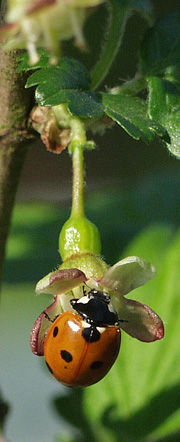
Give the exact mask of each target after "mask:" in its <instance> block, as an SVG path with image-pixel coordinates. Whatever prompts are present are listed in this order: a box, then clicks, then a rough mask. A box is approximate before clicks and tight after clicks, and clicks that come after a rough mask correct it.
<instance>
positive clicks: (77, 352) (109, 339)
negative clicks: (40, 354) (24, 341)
mask: <svg viewBox="0 0 180 442" xmlns="http://www.w3.org/2000/svg"><path fill="white" fill-rule="evenodd" d="M83 292H84V296H83V297H82V298H80V299H72V300H71V301H70V304H71V306H72V307H73V309H74V311H75V312H73V311H67V312H65V313H62V314H61V315H60V316H58V317H57V318H56V319H55V320H54V321H53V324H52V326H51V327H50V329H49V331H48V333H47V336H46V339H45V343H44V356H45V361H46V364H47V367H48V369H49V371H50V373H51V374H52V375H53V376H54V377H55V378H56V379H57V380H58V381H59V382H61V383H63V384H64V385H66V386H69V387H87V386H89V385H92V384H94V383H96V382H98V381H100V380H101V379H102V378H103V377H104V376H105V375H106V373H107V372H108V371H109V370H110V368H111V367H112V365H113V364H114V362H115V360H116V358H117V356H118V353H119V349H120V343H121V332H120V328H119V322H120V321H119V320H118V317H117V314H116V312H115V311H114V309H113V307H112V306H111V305H110V297H109V295H106V294H104V293H103V292H100V291H97V290H95V289H91V290H90V291H89V292H88V293H87V295H86V293H85V290H84V288H83Z"/></svg>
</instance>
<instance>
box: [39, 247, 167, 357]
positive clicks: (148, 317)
mask: <svg viewBox="0 0 180 442" xmlns="http://www.w3.org/2000/svg"><path fill="white" fill-rule="evenodd" d="M67 266H68V268H67ZM155 274H156V270H155V268H154V266H153V265H152V264H150V263H149V262H147V261H146V260H144V259H142V258H139V257H137V256H129V257H127V258H125V259H122V260H121V261H119V262H117V263H116V264H115V265H113V266H112V267H108V266H107V264H106V263H105V262H104V261H103V260H101V259H100V258H98V257H96V256H92V255H90V254H87V255H84V256H81V257H75V258H74V259H70V260H69V261H66V262H64V263H63V264H62V266H61V267H60V269H58V270H56V271H54V272H51V273H49V274H48V275H47V276H45V277H44V278H43V279H41V280H40V281H39V282H38V284H37V286H36V292H37V294H40V293H49V294H52V295H53V296H54V302H53V303H52V304H51V305H50V306H49V307H47V308H46V309H45V310H44V311H43V312H42V313H41V314H40V316H39V317H38V318H37V320H36V322H35V324H34V326H33V329H32V331H31V337H30V344H31V349H32V351H33V353H34V354H36V355H38V356H42V355H43V354H44V341H45V338H46V335H47V332H48V330H49V328H50V327H51V325H52V322H51V321H53V320H54V318H56V317H57V316H59V315H60V314H61V313H63V312H65V311H74V310H73V308H72V307H71V304H70V300H71V299H73V298H81V297H82V296H84V290H83V287H84V286H85V287H86V290H87V291H88V290H91V289H95V290H97V291H101V292H104V293H105V294H109V295H110V297H111V303H112V305H113V307H114V309H115V311H116V312H117V315H118V318H119V320H120V321H122V322H120V328H121V329H122V330H124V331H125V332H126V333H128V334H129V335H131V336H132V337H134V338H137V339H139V340H140V341H144V342H152V341H156V340H158V339H162V338H163V336H164V327H163V322H162V320H161V319H160V317H159V316H158V315H157V314H156V313H155V312H154V311H153V310H152V309H151V308H150V307H148V306H147V305H145V304H142V303H140V302H138V301H135V300H130V299H127V298H125V295H127V294H128V293H129V292H130V291H132V290H134V289H135V288H137V287H140V286H142V285H144V284H145V283H146V282H147V281H149V280H150V279H152V278H153V277H154V276H155Z"/></svg>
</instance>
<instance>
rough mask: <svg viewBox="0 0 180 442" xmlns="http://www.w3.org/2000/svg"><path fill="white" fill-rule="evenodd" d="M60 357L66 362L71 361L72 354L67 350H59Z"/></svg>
mask: <svg viewBox="0 0 180 442" xmlns="http://www.w3.org/2000/svg"><path fill="white" fill-rule="evenodd" d="M60 354H61V357H62V359H63V360H64V361H66V362H71V361H72V360H73V357H72V354H71V353H69V351H67V350H61V351H60Z"/></svg>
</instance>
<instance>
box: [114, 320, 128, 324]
mask: <svg viewBox="0 0 180 442" xmlns="http://www.w3.org/2000/svg"><path fill="white" fill-rule="evenodd" d="M120 322H129V321H128V320H127V319H118V322H117V325H119V324H120ZM115 325H116V324H115Z"/></svg>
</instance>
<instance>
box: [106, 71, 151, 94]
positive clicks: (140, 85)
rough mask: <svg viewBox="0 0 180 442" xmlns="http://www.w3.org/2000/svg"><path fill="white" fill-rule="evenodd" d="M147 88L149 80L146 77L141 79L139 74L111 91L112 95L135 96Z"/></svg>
mask: <svg viewBox="0 0 180 442" xmlns="http://www.w3.org/2000/svg"><path fill="white" fill-rule="evenodd" d="M146 88H147V80H146V78H144V77H141V76H140V74H137V75H136V76H135V77H134V78H132V79H131V80H129V81H125V82H124V83H123V84H121V86H116V87H114V88H112V89H111V94H114V95H117V94H126V95H134V94H138V92H140V91H142V89H146Z"/></svg>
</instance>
